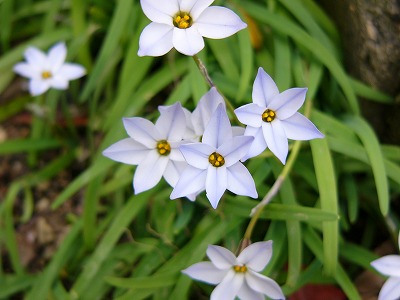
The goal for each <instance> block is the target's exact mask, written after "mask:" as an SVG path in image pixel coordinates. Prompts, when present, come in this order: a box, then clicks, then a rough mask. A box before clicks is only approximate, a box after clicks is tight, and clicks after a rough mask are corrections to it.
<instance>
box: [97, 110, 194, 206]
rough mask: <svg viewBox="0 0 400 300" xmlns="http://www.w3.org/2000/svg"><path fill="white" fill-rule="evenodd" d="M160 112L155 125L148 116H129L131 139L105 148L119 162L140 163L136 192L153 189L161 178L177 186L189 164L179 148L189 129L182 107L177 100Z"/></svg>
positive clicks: (126, 123) (127, 125)
mask: <svg viewBox="0 0 400 300" xmlns="http://www.w3.org/2000/svg"><path fill="white" fill-rule="evenodd" d="M160 112H161V114H160V117H159V118H158V120H157V122H156V124H155V125H154V124H153V123H151V122H150V121H149V120H146V119H144V118H139V117H134V118H125V119H124V120H123V121H124V126H125V130H126V131H127V133H128V135H129V136H130V138H126V139H123V140H121V141H119V142H117V143H115V144H113V145H111V146H110V147H108V148H107V149H105V150H104V151H103V155H104V156H107V157H109V158H111V159H113V160H115V161H119V162H122V163H125V164H131V165H138V166H137V168H136V172H135V175H134V178H133V187H134V191H135V194H138V193H141V192H143V191H146V190H149V189H151V188H152V187H154V186H155V185H156V184H157V183H158V182H159V181H160V179H161V177H164V179H165V180H166V181H167V182H168V183H169V184H170V185H171V186H172V187H174V186H175V184H176V183H177V181H178V179H179V176H180V174H181V172H182V171H183V169H185V167H186V166H187V164H186V162H185V159H184V158H183V156H182V154H181V152H180V151H179V150H178V147H179V146H180V145H181V144H182V143H183V141H182V138H183V136H184V134H185V132H186V118H185V114H184V112H183V109H182V106H181V104H180V103H176V104H174V105H171V106H169V107H164V108H163V109H162V110H160ZM188 197H189V198H190V195H189V196H188Z"/></svg>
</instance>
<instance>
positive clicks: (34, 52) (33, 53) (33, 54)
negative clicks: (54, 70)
mask: <svg viewBox="0 0 400 300" xmlns="http://www.w3.org/2000/svg"><path fill="white" fill-rule="evenodd" d="M24 56H25V59H26V61H27V62H28V64H30V65H34V66H45V65H46V62H47V56H46V54H44V53H43V52H42V51H40V50H39V49H38V48H35V47H28V49H26V50H25V52H24Z"/></svg>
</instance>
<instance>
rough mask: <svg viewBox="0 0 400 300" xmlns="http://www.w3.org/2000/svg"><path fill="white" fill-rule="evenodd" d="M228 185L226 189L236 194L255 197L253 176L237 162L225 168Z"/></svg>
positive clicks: (256, 195)
mask: <svg viewBox="0 0 400 300" xmlns="http://www.w3.org/2000/svg"><path fill="white" fill-rule="evenodd" d="M227 174H228V185H227V189H228V190H230V191H231V192H232V193H234V194H236V195H242V196H248V197H251V198H257V197H258V194H257V190H256V185H255V183H254V180H253V177H252V176H251V174H250V172H249V171H248V170H247V169H246V167H245V166H244V165H243V164H242V163H240V162H238V163H236V164H234V165H233V166H230V167H229V168H228V169H227Z"/></svg>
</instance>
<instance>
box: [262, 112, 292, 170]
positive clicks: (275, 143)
mask: <svg viewBox="0 0 400 300" xmlns="http://www.w3.org/2000/svg"><path fill="white" fill-rule="evenodd" d="M262 129H263V134H264V139H265V141H266V142H267V145H268V148H269V150H271V152H272V153H273V154H274V155H275V156H276V157H277V158H278V159H279V160H280V161H281V162H282V163H283V164H285V162H286V157H287V154H288V151H289V145H288V140H287V137H286V136H285V131H284V129H283V126H282V124H281V122H280V120H278V119H275V120H274V121H273V122H271V123H266V122H264V123H263V125H262Z"/></svg>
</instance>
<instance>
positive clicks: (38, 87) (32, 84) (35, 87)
mask: <svg viewBox="0 0 400 300" xmlns="http://www.w3.org/2000/svg"><path fill="white" fill-rule="evenodd" d="M49 88H50V81H49V80H42V79H31V80H30V81H29V92H30V94H31V95H32V96H38V95H41V94H43V93H44V92H46V91H47V90H48V89H49Z"/></svg>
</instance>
